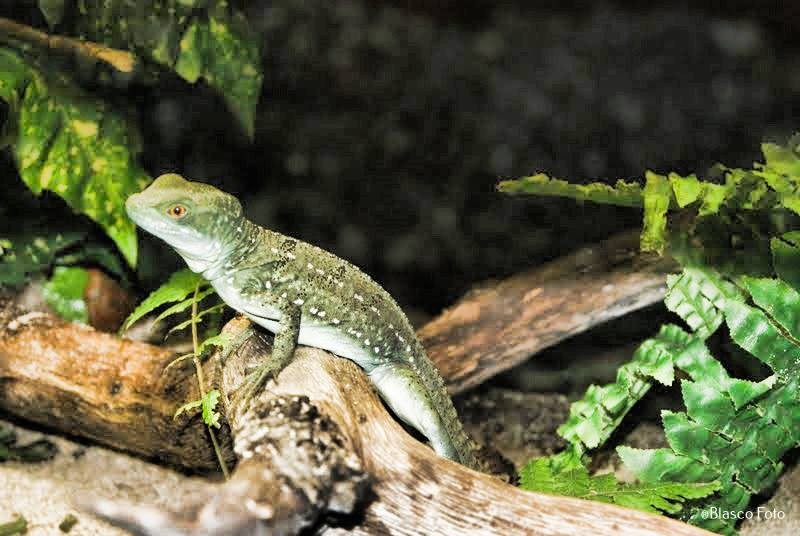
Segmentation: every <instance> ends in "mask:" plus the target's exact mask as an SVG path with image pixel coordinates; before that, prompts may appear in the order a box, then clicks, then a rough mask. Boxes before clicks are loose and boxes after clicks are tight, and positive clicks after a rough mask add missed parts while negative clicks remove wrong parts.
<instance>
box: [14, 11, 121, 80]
mask: <svg viewBox="0 0 800 536" xmlns="http://www.w3.org/2000/svg"><path fill="white" fill-rule="evenodd" d="M10 39H17V40H19V41H22V42H24V43H29V44H31V45H35V46H38V47H42V48H47V49H50V50H55V51H60V52H63V53H67V54H75V55H76V56H82V57H84V58H90V59H93V60H96V61H102V62H104V63H107V64H109V65H111V66H112V67H113V68H115V69H116V70H118V71H121V72H123V73H130V72H133V70H134V68H135V67H136V56H135V55H134V54H133V53H131V52H128V51H126V50H118V49H115V48H111V47H107V46H105V45H101V44H99V43H93V42H91V41H82V40H80V39H73V38H71V37H65V36H62V35H51V34H48V33H45V32H43V31H41V30H37V29H36V28H33V27H31V26H27V25H25V24H20V23H19V22H16V21H13V20H11V19H7V18H5V17H0V40H2V41H6V42H8V41H9V40H10Z"/></svg>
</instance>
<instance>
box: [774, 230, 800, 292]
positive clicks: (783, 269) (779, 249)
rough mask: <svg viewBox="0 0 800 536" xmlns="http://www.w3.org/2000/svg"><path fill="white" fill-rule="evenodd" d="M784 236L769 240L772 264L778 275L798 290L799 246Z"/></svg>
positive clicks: (799, 288) (799, 287) (799, 280)
mask: <svg viewBox="0 0 800 536" xmlns="http://www.w3.org/2000/svg"><path fill="white" fill-rule="evenodd" d="M786 236H787V235H783V236H782V237H780V238H777V237H776V238H772V239H771V240H770V249H771V250H772V264H773V266H774V267H775V273H776V274H778V277H780V278H781V279H782V280H784V281H786V282H787V283H788V284H790V285H791V286H792V287H794V288H795V289H796V290H800V247H798V245H797V244H795V243H794V242H792V241H790V240H787V239H786Z"/></svg>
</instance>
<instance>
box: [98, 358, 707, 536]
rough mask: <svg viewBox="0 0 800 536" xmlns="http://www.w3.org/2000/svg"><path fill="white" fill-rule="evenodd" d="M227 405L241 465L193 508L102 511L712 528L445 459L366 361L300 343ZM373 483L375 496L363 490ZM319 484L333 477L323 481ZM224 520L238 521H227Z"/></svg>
mask: <svg viewBox="0 0 800 536" xmlns="http://www.w3.org/2000/svg"><path fill="white" fill-rule="evenodd" d="M263 351H264V347H261V348H258V347H256V348H253V347H251V348H249V349H248V350H247V351H245V352H240V353H239V355H238V356H237V357H236V358H235V359H234V360H233V362H231V363H226V365H225V368H224V369H223V378H222V386H223V388H224V390H225V391H231V390H235V388H236V386H237V384H238V383H239V382H241V378H242V372H243V371H244V370H246V368H247V366H248V363H251V362H252V360H253V359H255V360H260V359H262V358H263V355H260V354H261V353H262V352H263ZM287 401H289V402H288V404H287ZM229 403H230V401H229ZM291 407H294V409H290V408H291ZM278 408H280V409H279V410H278V411H276V409H278ZM311 408H314V409H311ZM242 411H244V413H241V412H242ZM227 413H228V415H230V416H232V428H233V430H234V434H235V436H236V439H235V443H236V451H237V454H238V455H239V457H240V459H241V460H243V462H242V463H240V466H239V468H237V470H236V474H235V475H234V477H233V478H232V479H231V481H229V482H228V483H226V484H223V485H222V487H221V489H220V490H219V493H218V494H217V495H216V496H215V497H214V498H211V499H210V500H209V501H208V502H207V504H205V505H203V506H199V507H198V508H197V510H196V513H195V514H194V515H192V516H190V517H187V513H186V512H181V513H179V514H169V513H165V512H161V511H156V510H152V509H147V508H144V507H141V506H136V507H131V506H130V505H126V504H114V503H100V504H99V505H96V507H95V511H96V512H98V513H100V514H102V515H103V516H104V517H105V518H106V519H108V520H111V521H113V522H118V523H119V522H122V523H123V524H124V526H127V527H134V528H136V529H137V530H138V531H139V532H140V533H143V534H148V535H149V534H152V535H155V534H173V533H175V534H187V535H199V534H212V535H216V534H220V535H221V534H256V533H257V532H256V531H257V530H263V529H264V528H265V527H266V528H267V529H269V530H270V533H271V534H294V533H296V531H297V530H298V529H301V528H305V527H308V526H310V524H311V521H312V520H313V519H312V517H313V516H309V515H308V512H313V513H314V515H315V516H320V515H321V514H322V513H324V509H325V508H323V507H321V506H320V503H321V504H323V505H324V506H325V507H326V508H328V510H331V509H333V510H335V511H338V512H343V511H344V512H346V511H351V510H353V509H354V508H355V505H357V504H358V502H359V501H360V502H361V504H362V505H363V509H362V510H361V511H359V514H358V516H356V517H355V518H353V517H350V518H347V520H346V523H347V525H346V527H336V526H335V523H334V522H332V521H330V520H329V521H328V524H329V527H328V529H327V531H326V532H327V533H329V534H344V533H345V532H346V533H350V534H353V533H354V534H389V535H395V534H396V535H412V534H431V535H451V534H476V535H477V534H501V535H511V534H542V535H549V534H553V535H555V534H621V535H628V534H630V535H633V534H636V535H657V534H667V533H670V534H674V535H686V536H690V535H691V536H700V535H703V534H710V533H707V532H706V531H703V530H700V529H697V528H695V527H691V526H689V525H686V524H683V523H680V522H678V521H674V520H671V519H668V518H665V517H662V516H656V515H651V514H646V513H643V512H639V511H636V510H630V509H625V508H619V507H616V506H613V505H609V504H604V503H599V502H590V501H582V500H579V499H573V498H568V497H560V496H551V495H544V494H538V493H531V492H526V491H523V490H520V489H519V488H516V487H514V486H511V485H509V484H505V483H503V482H502V481H500V480H498V479H497V478H495V477H493V476H490V475H485V474H482V473H478V472H475V471H473V470H470V469H467V468H466V467H463V466H461V465H459V464H457V463H455V462H452V461H449V460H446V459H444V458H440V457H439V456H437V455H436V454H435V453H434V452H433V451H432V450H431V449H430V448H429V447H427V446H426V445H424V444H423V443H421V442H420V441H418V440H416V439H414V438H413V437H411V436H410V435H409V434H408V433H407V432H406V431H405V430H404V429H403V428H402V427H401V426H400V425H399V424H398V422H397V421H396V420H395V419H394V418H392V416H391V415H389V413H388V412H387V411H386V409H385V407H384V405H383V404H382V403H381V401H380V399H379V398H378V396H377V395H376V393H375V392H374V390H373V388H372V386H371V384H370V383H369V380H368V379H367V378H366V375H365V374H364V373H363V371H362V370H361V369H359V368H358V367H357V366H356V365H355V364H353V363H352V362H350V361H348V360H345V359H340V358H337V357H336V356H333V355H331V354H329V353H327V352H323V351H321V350H317V349H312V348H300V349H299V350H298V351H297V355H296V356H295V359H294V361H293V362H292V364H291V365H290V366H289V367H287V368H286V369H285V370H284V371H283V372H282V373H281V374H280V376H279V377H278V378H277V381H273V382H270V384H268V386H267V388H266V389H265V391H264V392H263V393H262V394H261V395H260V396H259V398H258V399H257V402H256V403H255V406H254V407H248V408H247V409H244V410H242V409H241V408H239V407H237V405H236V403H235V402H234V403H232V405H231V406H229V411H228V412H227ZM270 419H271V420H272V422H266V420H270ZM320 419H322V421H320ZM287 420H288V422H290V423H291V424H289V426H290V427H291V430H288V431H287V429H286V427H287ZM320 422H325V423H327V424H325V425H324V426H322V425H320ZM310 423H316V424H313V425H312V424H310ZM312 428H314V429H315V431H311V429H312ZM331 450H333V451H334V455H333V458H334V459H336V463H334V464H333V467H336V468H337V469H336V470H333V471H332V470H331V464H330V461H331V460H330V451H331ZM298 451H299V452H300V454H298ZM265 475H266V476H267V478H264V476H265ZM366 475H369V476H368V478H369V480H367V477H366ZM368 481H369V482H371V484H372V486H371V494H370V495H366V494H365V493H364V492H365V488H364V486H365V484H366V483H367V482H368ZM320 482H322V483H325V482H328V483H329V485H328V486H327V488H324V489H323V488H321V487H320ZM330 482H332V484H330ZM298 483H299V484H298ZM320 499H323V500H322V501H320ZM248 505H249V506H248ZM298 505H299V506H298ZM332 505H334V507H333V508H331V506H332ZM293 507H295V508H296V511H294V512H293V511H292V508H293ZM298 511H300V512H304V513H305V514H306V518H304V519H301V516H300V515H299V514H298V513H297V512H298ZM220 519H224V520H227V521H228V522H227V523H226V524H225V525H224V528H223V529H220V528H219V526H218V525H219V520H220ZM177 531H181V532H177Z"/></svg>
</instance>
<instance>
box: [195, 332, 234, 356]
mask: <svg viewBox="0 0 800 536" xmlns="http://www.w3.org/2000/svg"><path fill="white" fill-rule="evenodd" d="M232 341H233V337H232V336H231V335H230V334H229V333H220V334H218V335H214V336H213V337H209V338H207V339H206V340H204V341H203V342H201V343H200V344H199V345H198V347H197V353H198V354H201V355H202V354H203V352H205V351H206V350H208V349H209V348H211V347H212V346H217V347H219V348H222V349H223V350H224V349H225V348H227V347H228V345H229V344H230V343H231V342H232Z"/></svg>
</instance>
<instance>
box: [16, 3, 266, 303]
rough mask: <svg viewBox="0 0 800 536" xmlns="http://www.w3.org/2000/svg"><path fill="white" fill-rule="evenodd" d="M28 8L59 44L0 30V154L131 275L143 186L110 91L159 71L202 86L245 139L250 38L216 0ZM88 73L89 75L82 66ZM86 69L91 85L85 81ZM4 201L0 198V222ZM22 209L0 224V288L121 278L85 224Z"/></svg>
mask: <svg viewBox="0 0 800 536" xmlns="http://www.w3.org/2000/svg"><path fill="white" fill-rule="evenodd" d="M39 6H40V9H41V11H42V13H43V15H44V16H45V19H46V20H47V22H48V24H49V26H50V30H51V31H57V32H58V33H59V34H61V35H53V36H52V37H51V36H47V35H46V34H44V33H42V32H39V31H33V29H31V28H26V27H24V26H23V25H20V24H17V23H13V22H12V23H9V22H8V21H6V22H4V23H3V29H2V31H0V100H2V101H4V102H5V104H6V105H7V114H6V119H5V122H4V123H3V125H2V131H0V134H1V135H2V146H3V147H7V148H8V150H9V151H10V154H11V155H12V156H13V160H14V163H15V165H16V169H17V171H18V173H19V177H20V178H21V180H22V183H24V184H25V185H26V186H27V188H28V189H29V191H30V192H32V193H33V194H35V195H36V196H41V195H42V194H43V193H44V192H52V194H53V195H55V196H58V197H59V198H61V199H63V200H64V201H65V202H66V204H67V205H68V206H69V207H70V208H71V209H72V211H74V212H75V213H77V214H81V215H85V216H86V217H88V219H90V220H91V221H93V222H94V223H95V224H97V225H98V226H99V227H100V228H102V230H103V231H104V232H105V234H106V235H107V236H108V237H110V239H111V240H112V241H113V243H114V244H115V245H116V248H117V251H118V252H119V254H120V255H121V256H122V258H124V260H125V262H127V264H128V265H129V266H130V267H135V265H136V260H137V241H136V230H135V227H134V224H133V222H131V221H130V219H129V218H128V217H127V215H126V213H125V210H124V202H125V199H126V198H127V197H128V195H130V194H132V193H134V192H137V191H139V190H140V189H141V188H143V187H144V186H145V185H146V184H147V183H148V182H149V181H150V180H151V178H150V176H149V175H148V173H147V172H146V171H145V170H144V169H143V168H142V166H141V165H140V163H139V161H138V156H139V153H140V149H141V148H140V138H141V136H140V134H139V132H138V127H137V124H136V122H135V121H133V120H132V118H133V115H132V114H131V113H130V110H128V109H126V107H125V105H124V99H122V98H120V96H119V95H114V94H113V93H114V91H117V90H118V89H119V84H118V81H119V80H121V79H122V80H125V81H127V82H130V81H135V82H136V83H139V84H144V85H149V86H152V85H156V84H158V83H159V81H160V80H161V79H162V78H163V77H164V75H167V74H168V73H170V72H171V73H174V74H177V75H178V76H180V77H181V78H183V79H184V80H186V81H188V82H189V83H192V84H194V83H196V82H198V81H199V80H204V81H205V82H206V83H207V84H208V85H209V86H210V87H211V88H213V89H214V90H216V91H217V92H219V93H220V94H221V96H222V97H223V98H224V99H225V101H226V102H227V103H228V105H229V107H230V109H231V110H232V111H233V114H234V116H235V117H236V118H237V119H238V121H239V122H240V123H241V125H242V127H243V129H244V130H245V131H246V132H247V133H248V134H249V135H251V136H252V133H253V129H254V127H253V125H254V118H255V107H256V102H257V100H258V96H259V94H260V90H261V83H262V80H263V72H262V70H261V66H260V52H259V42H258V37H257V36H256V35H255V34H254V32H253V31H252V29H251V28H250V27H249V25H248V23H247V20H246V19H245V17H244V16H243V15H242V13H240V12H239V11H238V10H236V9H235V8H234V7H232V6H231V5H230V3H229V2H227V1H224V0H198V1H192V0H189V1H187V0H147V1H144V2H129V1H127V0H42V1H40V2H39ZM20 28H21V30H20ZM64 34H66V35H64ZM112 47H117V48H112ZM92 64H95V65H99V66H101V68H97V69H94V70H92V69H87V68H86V66H87V65H92ZM90 72H93V73H94V74H95V77H94V79H91V80H87V73H90ZM115 80H116V81H117V83H115V82H114V81H115ZM87 88H91V89H87ZM45 197H46V196H45ZM15 201H16V200H15V199H14V200H12V199H10V198H9V199H4V201H3V203H0V216H6V213H7V212H8V211H10V210H11V208H12V207H14V204H13V203H14V202H15ZM6 203H8V204H7V205H6ZM26 203H27V201H26ZM43 206H44V205H43ZM29 207H33V209H31V210H20V211H19V214H20V217H19V218H18V219H17V221H16V223H17V225H16V227H15V228H12V229H7V228H6V226H5V225H0V285H5V286H19V285H21V284H23V283H24V282H25V281H27V280H28V279H29V278H30V277H32V276H36V275H38V274H48V273H49V271H50V270H51V269H52V268H53V267H54V266H65V265H66V266H69V265H76V264H96V265H100V266H101V267H103V268H105V269H107V270H109V271H110V272H111V273H113V274H115V275H117V276H120V277H124V276H125V273H126V268H125V267H124V266H122V265H121V263H120V262H119V261H118V260H117V259H116V256H117V253H115V252H114V251H113V249H112V248H110V247H109V246H108V244H107V243H106V242H107V241H106V240H104V239H103V238H102V237H100V236H99V235H98V233H95V232H93V230H92V228H91V225H87V224H86V222H84V221H83V220H82V219H81V218H77V217H76V218H73V219H69V218H68V217H67V218H61V212H58V211H57V212H56V213H53V214H51V215H50V218H49V219H47V220H45V222H44V223H43V224H42V222H39V221H38V218H37V216H36V213H37V211H36V210H35V208H36V207H37V205H36V203H35V202H30V203H28V204H27V205H26V208H29ZM56 216H58V217H59V218H60V219H58V221H56ZM20 218H21V219H22V220H24V221H22V222H20V221H18V220H19V219H20ZM87 221H88V220H87ZM20 223H22V225H19V224H20ZM20 229H22V230H23V231H24V232H22V233H20V232H19V230H20ZM51 286H52V287H53V288H54V289H57V288H62V287H60V286H59V285H58V284H57V283H53V284H52V285H51Z"/></svg>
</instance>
